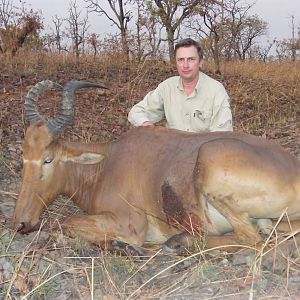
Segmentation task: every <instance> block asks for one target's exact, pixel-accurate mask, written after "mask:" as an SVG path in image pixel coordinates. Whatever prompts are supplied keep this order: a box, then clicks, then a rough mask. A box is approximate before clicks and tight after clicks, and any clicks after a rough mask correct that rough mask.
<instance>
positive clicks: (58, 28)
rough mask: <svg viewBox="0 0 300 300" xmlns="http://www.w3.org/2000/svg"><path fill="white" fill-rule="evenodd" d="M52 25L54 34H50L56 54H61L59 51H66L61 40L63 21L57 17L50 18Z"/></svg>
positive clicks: (62, 36)
mask: <svg viewBox="0 0 300 300" xmlns="http://www.w3.org/2000/svg"><path fill="white" fill-rule="evenodd" d="M52 23H53V24H54V32H53V33H52V37H53V41H54V43H55V46H56V49H57V50H58V53H61V51H63V50H64V51H67V47H66V46H63V38H64V35H65V33H64V31H63V30H62V26H63V23H64V20H63V19H62V18H59V17H58V16H57V15H55V16H54V17H52Z"/></svg>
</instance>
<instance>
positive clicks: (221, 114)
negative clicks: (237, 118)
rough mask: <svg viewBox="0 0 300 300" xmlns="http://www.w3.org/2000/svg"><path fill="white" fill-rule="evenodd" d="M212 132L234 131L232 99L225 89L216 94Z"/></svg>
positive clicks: (211, 125)
mask: <svg viewBox="0 0 300 300" xmlns="http://www.w3.org/2000/svg"><path fill="white" fill-rule="evenodd" d="M210 131H233V125H232V113H231V108H230V99H229V96H228V94H227V92H226V90H225V88H222V89H220V90H219V91H218V92H217V94H216V99H215V105H214V109H213V116H212V120H211V124H210Z"/></svg>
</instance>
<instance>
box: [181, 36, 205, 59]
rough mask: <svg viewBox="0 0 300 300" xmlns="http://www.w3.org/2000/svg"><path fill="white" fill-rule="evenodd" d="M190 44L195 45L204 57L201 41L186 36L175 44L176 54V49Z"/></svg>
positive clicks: (200, 56) (201, 57) (200, 55)
mask: <svg viewBox="0 0 300 300" xmlns="http://www.w3.org/2000/svg"><path fill="white" fill-rule="evenodd" d="M190 46H194V47H196V49H197V52H198V55H199V58H200V59H203V56H204V55H203V50H202V48H201V46H200V45H199V43H197V42H196V41H195V40H193V39H191V38H186V39H183V40H180V41H179V42H178V43H177V44H176V45H175V55H176V51H177V49H179V48H181V47H190Z"/></svg>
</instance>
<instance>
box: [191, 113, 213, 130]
mask: <svg viewBox="0 0 300 300" xmlns="http://www.w3.org/2000/svg"><path fill="white" fill-rule="evenodd" d="M210 121H211V112H210V111H207V110H199V109H196V110H194V112H193V114H192V130H193V131H209V127H210Z"/></svg>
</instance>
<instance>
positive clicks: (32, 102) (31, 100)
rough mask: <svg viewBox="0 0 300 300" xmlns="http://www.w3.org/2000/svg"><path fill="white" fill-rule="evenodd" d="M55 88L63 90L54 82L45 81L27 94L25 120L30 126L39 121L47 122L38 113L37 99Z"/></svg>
mask: <svg viewBox="0 0 300 300" xmlns="http://www.w3.org/2000/svg"><path fill="white" fill-rule="evenodd" d="M53 88H54V89H62V88H63V87H62V86H61V85H60V84H57V83H55V82H53V81H50V80H44V81H41V82H39V83H37V84H36V85H34V86H33V87H32V88H31V89H30V90H29V92H28V93H27V96H26V97H25V119H26V120H27V121H28V122H29V123H30V124H33V123H36V122H38V121H45V119H44V117H43V116H41V114H40V113H39V112H38V111H37V107H36V103H37V97H38V96H39V95H40V94H42V93H43V92H45V91H46V90H49V89H53Z"/></svg>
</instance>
